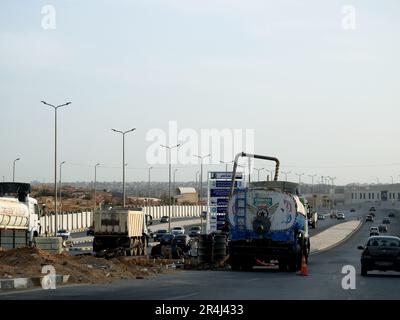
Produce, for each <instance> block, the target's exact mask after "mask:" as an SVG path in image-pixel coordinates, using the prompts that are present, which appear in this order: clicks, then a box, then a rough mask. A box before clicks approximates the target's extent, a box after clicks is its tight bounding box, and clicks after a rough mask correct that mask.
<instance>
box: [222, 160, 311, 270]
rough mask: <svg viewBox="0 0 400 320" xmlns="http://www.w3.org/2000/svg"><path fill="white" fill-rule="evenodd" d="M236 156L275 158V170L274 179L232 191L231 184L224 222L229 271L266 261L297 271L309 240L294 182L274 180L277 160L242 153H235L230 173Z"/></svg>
mask: <svg viewBox="0 0 400 320" xmlns="http://www.w3.org/2000/svg"><path fill="white" fill-rule="evenodd" d="M239 157H253V158H255V159H263V160H271V161H275V162H276V170H275V178H274V181H263V182H253V183H250V184H249V185H248V186H247V187H245V188H242V189H237V190H236V191H234V190H233V187H231V193H230V199H229V205H228V215H227V224H228V225H229V227H228V229H229V262H230V265H231V268H232V270H250V269H252V267H253V266H255V265H256V264H258V265H266V264H270V263H276V264H278V265H279V269H280V270H281V271H290V272H294V271H297V270H299V269H300V266H301V260H302V257H303V256H304V257H305V258H306V259H307V258H308V254H309V249H310V241H309V234H308V218H307V211H306V208H305V206H304V205H303V203H302V202H301V200H300V198H299V192H298V184H296V183H292V182H286V181H278V176H277V175H278V172H279V160H278V159H276V158H271V157H267V156H260V155H249V154H246V153H241V154H239V155H237V156H236V158H235V164H234V170H233V176H235V174H236V164H237V162H238V158H239ZM232 186H233V183H232Z"/></svg>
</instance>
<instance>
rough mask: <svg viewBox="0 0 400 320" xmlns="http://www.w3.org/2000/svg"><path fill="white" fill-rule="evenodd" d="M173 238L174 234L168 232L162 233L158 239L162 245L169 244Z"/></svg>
mask: <svg viewBox="0 0 400 320" xmlns="http://www.w3.org/2000/svg"><path fill="white" fill-rule="evenodd" d="M174 238H175V236H174V235H173V234H170V233H167V234H164V235H163V236H162V237H161V239H160V244H161V245H162V246H170V245H171V244H172V241H173V240H174Z"/></svg>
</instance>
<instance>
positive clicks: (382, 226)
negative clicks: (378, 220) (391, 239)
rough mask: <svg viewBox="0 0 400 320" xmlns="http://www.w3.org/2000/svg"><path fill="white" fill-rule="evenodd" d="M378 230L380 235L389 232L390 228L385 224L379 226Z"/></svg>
mask: <svg viewBox="0 0 400 320" xmlns="http://www.w3.org/2000/svg"><path fill="white" fill-rule="evenodd" d="M378 229H379V232H380V233H385V232H388V227H387V225H385V224H381V225H379V226H378Z"/></svg>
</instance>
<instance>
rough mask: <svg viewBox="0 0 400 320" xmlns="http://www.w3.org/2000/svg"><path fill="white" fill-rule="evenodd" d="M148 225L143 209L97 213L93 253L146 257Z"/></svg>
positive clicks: (112, 209)
mask: <svg viewBox="0 0 400 320" xmlns="http://www.w3.org/2000/svg"><path fill="white" fill-rule="evenodd" d="M147 224H148V221H146V215H145V213H144V212H143V211H142V209H141V208H136V209H122V208H120V209H118V208H115V209H114V208H111V209H109V210H99V211H95V213H94V216H93V228H94V239H93V251H94V252H95V253H96V255H97V256H118V255H126V256H137V255H139V256H140V255H146V254H147V244H148V240H149V235H148V233H149V232H148V229H147Z"/></svg>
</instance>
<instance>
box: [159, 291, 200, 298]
mask: <svg viewBox="0 0 400 320" xmlns="http://www.w3.org/2000/svg"><path fill="white" fill-rule="evenodd" d="M195 295H198V293H197V292H195V293H189V294H185V295H183V296H177V297H172V298H168V299H165V300H179V299H183V298H189V297H193V296H195Z"/></svg>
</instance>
